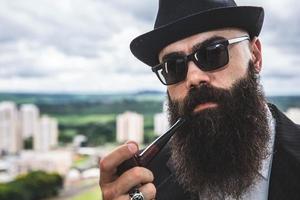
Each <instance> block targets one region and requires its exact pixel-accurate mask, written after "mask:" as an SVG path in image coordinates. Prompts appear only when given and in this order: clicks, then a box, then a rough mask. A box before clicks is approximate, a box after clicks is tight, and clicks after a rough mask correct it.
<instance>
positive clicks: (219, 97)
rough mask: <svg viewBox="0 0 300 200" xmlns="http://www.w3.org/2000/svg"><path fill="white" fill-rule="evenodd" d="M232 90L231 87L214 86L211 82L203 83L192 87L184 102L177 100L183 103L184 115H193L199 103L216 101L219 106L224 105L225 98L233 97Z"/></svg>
mask: <svg viewBox="0 0 300 200" xmlns="http://www.w3.org/2000/svg"><path fill="white" fill-rule="evenodd" d="M231 97H232V92H231V90H230V89H228V90H227V89H222V88H217V87H214V86H212V85H210V84H203V85H200V86H198V87H194V88H191V89H190V90H189V92H188V94H187V96H186V97H185V98H184V100H183V102H177V104H179V105H180V104H182V105H181V107H183V109H182V110H183V111H184V113H182V114H184V115H191V114H192V112H193V110H194V109H195V108H196V107H197V106H198V105H199V104H204V103H208V102H212V103H216V104H218V106H222V105H224V103H226V102H224V100H225V99H228V98H231Z"/></svg>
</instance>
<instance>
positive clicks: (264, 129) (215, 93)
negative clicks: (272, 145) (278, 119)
mask: <svg viewBox="0 0 300 200" xmlns="http://www.w3.org/2000/svg"><path fill="white" fill-rule="evenodd" d="M258 82H259V81H258V78H257V75H256V73H255V70H254V66H253V63H251V62H250V63H249V68H248V72H247V74H246V76H245V77H243V78H242V79H241V80H239V81H237V82H236V83H235V84H234V85H233V86H232V87H231V88H230V89H229V90H225V89H220V88H215V87H212V86H210V85H201V86H199V87H198V88H192V89H191V90H190V91H189V93H188V95H187V97H186V98H185V99H184V100H183V101H180V102H178V101H172V100H171V99H170V97H169V105H168V108H169V117H170V123H171V124H173V123H174V122H175V121H176V119H177V118H178V117H179V116H182V115H189V116H191V117H190V119H189V121H188V123H187V124H186V125H184V127H183V128H181V129H180V130H179V131H178V132H177V133H176V134H175V135H174V137H173V138H172V140H171V151H172V154H171V159H172V161H173V164H174V168H175V172H176V175H177V180H178V182H179V183H180V184H181V185H182V186H183V188H184V189H185V190H187V191H189V192H192V193H197V194H198V193H200V194H205V195H206V196H208V197H211V198H212V199H213V197H214V195H216V194H219V195H222V196H231V197H233V198H237V199H239V198H240V197H241V195H242V194H243V193H244V192H245V191H246V190H247V189H248V188H249V187H250V186H251V185H252V184H253V183H254V182H255V181H256V180H257V178H258V172H259V170H260V168H261V165H262V160H263V159H264V158H265V157H266V156H267V142H268V140H269V127H268V120H267V114H266V113H267V111H266V105H265V98H264V95H263V92H262V91H261V89H260V85H259V83H258ZM205 102H214V103H217V105H218V106H217V107H215V108H209V109H206V110H203V111H201V112H199V113H193V110H194V108H195V107H196V106H197V105H199V104H200V103H205Z"/></svg>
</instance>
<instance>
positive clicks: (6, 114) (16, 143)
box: [0, 101, 22, 154]
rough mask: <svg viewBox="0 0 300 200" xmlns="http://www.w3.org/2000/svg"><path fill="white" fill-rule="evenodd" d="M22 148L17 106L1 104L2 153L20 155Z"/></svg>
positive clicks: (0, 148)
mask: <svg viewBox="0 0 300 200" xmlns="http://www.w3.org/2000/svg"><path fill="white" fill-rule="evenodd" d="M21 148H22V136H21V134H20V131H19V120H18V110H17V106H16V104H15V103H13V102H9V101H4V102H1V103H0V151H1V152H6V153H10V154H16V153H18V152H19V151H20V150H21Z"/></svg>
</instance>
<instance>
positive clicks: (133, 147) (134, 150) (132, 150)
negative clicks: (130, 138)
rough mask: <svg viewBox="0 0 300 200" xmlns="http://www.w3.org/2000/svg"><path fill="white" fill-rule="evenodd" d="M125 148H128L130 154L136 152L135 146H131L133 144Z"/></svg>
mask: <svg viewBox="0 0 300 200" xmlns="http://www.w3.org/2000/svg"><path fill="white" fill-rule="evenodd" d="M127 147H128V149H129V151H130V152H131V153H135V152H137V150H138V149H137V146H136V145H135V144H133V143H128V144H127Z"/></svg>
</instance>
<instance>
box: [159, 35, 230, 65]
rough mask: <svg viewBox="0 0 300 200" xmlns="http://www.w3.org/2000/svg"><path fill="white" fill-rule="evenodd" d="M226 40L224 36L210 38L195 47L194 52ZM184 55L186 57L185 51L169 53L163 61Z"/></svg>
mask: <svg viewBox="0 0 300 200" xmlns="http://www.w3.org/2000/svg"><path fill="white" fill-rule="evenodd" d="M224 39H226V38H225V37H222V36H217V35H216V36H212V37H210V38H208V39H206V40H204V41H202V42H199V43H197V44H195V45H193V47H192V52H194V51H196V50H198V49H199V48H201V47H203V46H207V45H209V44H210V43H213V42H216V41H219V40H224ZM183 55H185V52H183V51H176V52H171V53H168V54H166V55H164V56H163V57H162V61H165V60H168V59H170V58H172V57H176V56H183Z"/></svg>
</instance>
